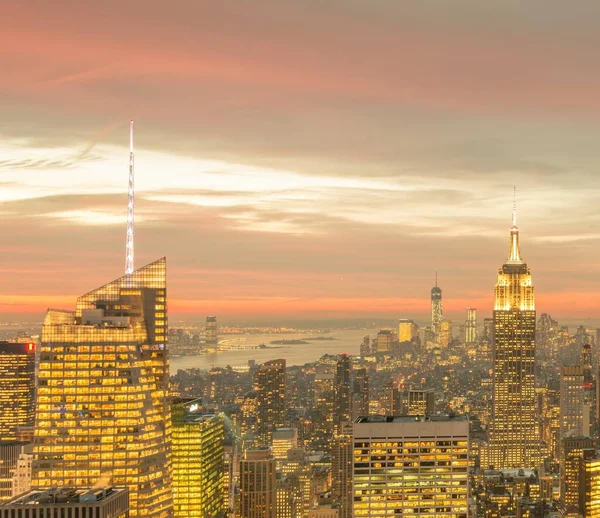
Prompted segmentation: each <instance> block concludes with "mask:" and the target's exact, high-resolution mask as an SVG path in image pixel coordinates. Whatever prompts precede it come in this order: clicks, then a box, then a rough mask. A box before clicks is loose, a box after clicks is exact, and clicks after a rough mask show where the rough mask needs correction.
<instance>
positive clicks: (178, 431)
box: [172, 399, 227, 518]
mask: <svg viewBox="0 0 600 518" xmlns="http://www.w3.org/2000/svg"><path fill="white" fill-rule="evenodd" d="M172 423H173V429H172V430H173V431H172V437H173V511H174V516H175V518H178V517H182V518H193V517H198V518H204V517H211V518H212V517H214V518H218V517H222V516H224V515H225V514H226V510H227V508H226V501H225V478H224V475H225V472H224V468H225V450H224V433H225V432H224V425H223V418H222V416H220V415H218V414H206V413H205V412H204V409H203V408H202V406H201V401H200V400H198V399H196V400H192V399H190V400H181V401H176V402H175V404H174V405H173V407H172Z"/></svg>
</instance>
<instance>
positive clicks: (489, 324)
mask: <svg viewBox="0 0 600 518" xmlns="http://www.w3.org/2000/svg"><path fill="white" fill-rule="evenodd" d="M483 339H484V340H485V341H486V342H487V343H488V344H491V343H492V341H493V340H494V319H493V318H484V319H483Z"/></svg>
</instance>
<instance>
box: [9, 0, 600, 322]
mask: <svg viewBox="0 0 600 518" xmlns="http://www.w3.org/2000/svg"><path fill="white" fill-rule="evenodd" d="M144 6H145V9H144V10H139V9H136V7H137V5H136V3H135V2H132V3H131V4H129V5H128V6H126V7H125V8H124V9H123V10H114V9H107V10H103V9H102V7H100V6H89V5H78V6H76V7H74V8H73V9H72V10H70V11H69V13H68V15H67V14H66V13H60V12H56V11H55V10H54V9H53V8H52V7H51V6H50V4H48V5H44V4H43V3H40V4H36V6H35V8H33V7H32V6H27V5H21V4H16V3H15V4H12V5H8V6H6V10H7V14H8V15H7V16H6V17H4V19H5V20H11V22H10V26H8V24H7V23H5V24H3V27H2V28H3V31H2V36H0V37H1V38H3V41H4V42H5V43H7V44H8V43H10V47H11V48H13V47H14V48H15V51H14V53H11V54H10V55H9V54H4V55H2V56H1V57H0V59H1V60H2V61H0V63H2V65H3V67H4V69H6V70H8V71H9V72H10V73H9V74H7V76H6V77H5V78H4V80H3V81H2V82H1V83H0V92H1V93H2V94H3V99H4V100H3V101H2V102H3V103H4V105H3V108H6V110H5V111H6V113H7V117H5V118H4V120H3V121H2V122H1V123H0V134H1V136H2V140H1V144H0V152H2V154H3V159H2V161H1V162H0V182H2V184H3V191H2V197H1V198H0V212H1V213H2V216H3V217H2V222H1V223H0V225H1V227H0V228H1V229H2V232H3V235H4V236H5V239H4V240H3V242H2V243H1V244H0V246H1V247H2V248H1V250H2V253H3V257H4V258H5V260H4V261H3V266H2V268H1V271H2V273H3V279H4V280H5V282H4V289H3V290H2V293H0V310H2V313H3V314H5V315H8V316H9V317H10V318H13V317H20V316H23V315H38V316H39V317H41V316H42V314H43V312H44V311H45V309H46V308H47V307H48V306H57V307H64V306H67V307H68V305H69V303H70V302H71V301H72V300H73V299H74V298H75V297H76V295H77V293H80V292H81V290H85V289H86V288H88V287H91V286H94V285H95V284H96V283H97V282H102V279H104V278H112V277H114V276H115V275H117V274H118V272H120V270H121V264H122V249H123V241H124V233H125V224H126V218H127V211H126V197H127V161H128V152H127V147H128V135H127V126H128V121H129V119H130V118H134V119H135V120H136V190H137V193H136V194H137V199H136V226H137V229H136V245H137V260H138V263H139V264H143V263H146V262H148V261H150V260H151V259H152V258H153V257H154V255H155V254H156V253H157V252H158V253H160V254H165V255H167V256H168V257H169V260H170V264H171V265H172V266H171V274H170V275H171V277H170V284H171V293H172V294H173V297H172V302H171V311H172V315H173V316H174V317H178V316H190V315H196V314H199V315H211V314H216V315H227V316H231V317H232V318H254V319H260V318H264V317H265V316H266V315H267V314H269V315H272V316H273V317H274V318H277V319H286V318H292V317H293V318H314V317H319V318H320V317H322V316H327V317H341V318H352V317H355V316H358V315H366V314H367V313H368V316H369V317H379V316H382V317H391V316H394V317H407V318H413V317H415V316H416V314H415V313H414V312H417V314H419V315H426V313H427V311H428V291H429V289H430V287H431V286H432V280H433V276H434V272H435V270H439V272H440V286H441V287H442V288H443V290H444V309H445V311H446V313H448V314H449V315H451V316H452V315H457V314H459V313H460V314H462V313H463V312H464V311H465V309H466V308H467V307H476V308H478V310H479V311H480V313H481V314H482V315H485V314H490V313H491V308H492V286H493V282H494V275H493V271H494V268H495V265H496V264H497V257H498V256H499V255H500V254H502V253H503V252H504V250H505V230H506V228H507V226H508V221H509V213H510V202H511V190H512V185H513V184H516V185H517V186H518V202H519V206H520V222H521V228H522V229H523V231H524V233H525V235H526V236H527V256H528V258H529V262H530V264H531V265H532V266H533V267H535V271H536V285H537V287H538V297H537V300H538V307H539V308H540V312H548V313H551V314H557V315H560V316H564V317H570V318H586V317H592V316H594V312H595V310H596V301H595V298H594V286H593V285H590V283H589V278H590V276H593V275H594V274H595V273H596V272H597V265H596V264H595V263H596V262H595V260H594V257H595V254H596V253H597V245H596V242H597V238H598V237H599V236H600V234H598V233H597V232H596V231H595V230H594V228H592V225H593V223H594V222H595V221H596V216H595V206H596V204H597V195H596V189H595V185H596V184H595V180H594V178H593V177H594V174H595V170H596V168H597V166H598V165H600V162H599V161H598V158H597V157H596V151H595V143H596V142H597V141H598V138H599V137H600V135H598V131H597V130H596V129H595V127H594V125H593V122H594V117H595V116H596V114H597V112H598V107H597V106H595V104H594V102H595V101H594V99H595V97H594V95H593V94H592V92H593V91H595V87H594V88H592V86H593V85H595V84H597V82H598V80H599V79H598V78H597V77H596V72H595V68H594V67H582V66H579V65H580V64H581V63H582V62H586V60H588V61H589V62H592V61H593V60H594V59H596V57H595V55H594V54H593V49H594V48H595V45H590V44H589V42H590V41H595V39H596V38H597V35H596V34H595V33H594V32H593V31H594V28H593V27H592V25H591V24H588V22H587V20H591V19H594V16H593V14H594V13H595V12H597V6H595V5H594V4H593V3H591V2H589V3H588V2H586V3H581V4H580V5H579V6H578V9H575V10H569V9H568V8H567V7H561V6H560V5H559V4H558V3H554V2H550V3H546V4H544V6H545V9H544V10H543V11H539V10H537V9H535V8H533V7H529V8H525V9H524V10H519V11H517V10H516V9H514V8H513V7H512V6H510V5H508V6H504V7H503V8H502V9H499V10H497V11H494V12H491V11H489V10H487V9H486V8H484V7H478V6H477V4H476V3H475V2H463V3H461V4H460V5H459V6H454V7H453V9H448V8H443V7H439V6H438V9H439V12H440V14H444V15H446V17H445V20H444V25H443V29H444V30H438V29H439V27H438V20H437V18H430V17H429V16H428V14H429V13H428V11H427V6H403V7H399V6H397V5H395V3H394V2H383V3H382V4H381V6H380V9H379V10H367V8H366V7H365V6H362V5H361V3H360V2H354V1H348V2H344V3H342V2H333V3H331V4H329V5H327V6H314V9H311V10H303V9H302V8H301V7H300V6H299V5H297V4H294V3H289V4H286V5H272V4H271V3H270V2H258V3H255V4H253V6H252V7H249V6H248V5H244V4H242V5H238V4H237V3H233V2H219V3H218V5H211V6H210V7H207V6H195V7H194V6H193V5H191V4H189V5H188V8H189V9H192V12H193V13H195V14H197V15H198V16H202V17H203V19H204V20H206V26H207V28H206V31H205V32H202V31H201V33H198V32H197V31H195V25H193V24H189V23H188V22H187V20H186V19H185V18H184V17H183V15H182V14H180V13H176V12H164V11H165V10H163V9H161V8H160V6H158V5H153V4H147V3H145V4H144ZM47 9H52V11H51V12H50V11H47ZM575 11H578V12H577V13H575ZM181 12H182V13H183V12H185V10H182V11H181ZM187 12H188V13H189V12H190V11H189V10H188V11H187ZM467 12H468V14H469V19H470V20H472V21H473V22H476V24H474V25H476V26H477V27H479V28H478V29H475V28H474V27H473V26H470V25H468V24H466V23H465V22H464V21H463V20H462V17H461V14H462V15H464V14H465V13H467ZM400 13H401V14H402V16H398V15H399V14H400ZM128 14H131V15H132V16H135V17H136V19H138V20H139V24H138V26H137V27H130V26H129V24H128V23H127V22H126V20H127V18H128V16H127V15H128ZM534 14H535V17H534ZM575 14H577V16H575ZM99 15H102V16H99ZM388 17H393V19H394V20H395V23H394V24H389V23H387V20H386V18H388ZM48 19H51V20H52V23H51V24H47V23H46V22H47V20H48ZM100 19H102V23H101V24H100V23H99V22H98V20H100ZM290 19H294V20H297V21H301V22H303V23H298V26H297V27H296V28H295V29H294V30H291V31H282V28H283V27H285V26H286V24H287V23H288V22H289V20H290ZM557 19H560V20H561V30H562V31H564V32H565V33H566V34H568V35H569V38H559V39H560V40H561V41H560V44H559V43H558V42H557V38H555V34H554V32H553V31H554V30H555V26H554V23H555V21H556V20H557ZM73 22H75V23H73ZM211 22H214V23H212V25H213V26H214V27H220V29H219V30H216V29H213V27H211ZM223 22H227V23H223ZM396 24H400V25H401V26H402V27H403V28H404V29H406V30H404V31H401V30H397V29H398V26H397V25H396ZM141 27H145V28H147V27H151V28H152V29H153V31H147V30H142V29H141ZM209 27H210V28H209ZM307 27H310V31H309V30H308V29H307ZM84 28H85V29H84ZM332 29H335V30H334V31H332ZM411 29H412V30H411ZM507 30H509V31H510V34H511V36H512V39H511V45H512V46H517V45H519V53H518V55H517V53H516V52H515V48H514V47H511V46H508V47H507V46H506V44H505V43H506V42H505V38H504V36H505V33H506V31H507ZM150 32H151V33H152V34H149V33H150ZM250 35H253V36H252V38H251V39H252V44H251V45H250V46H247V45H246V44H247V41H248V39H249V36H250ZM309 36H310V37H309ZM82 41H83V42H84V43H85V44H84V45H81V44H80V43H81V42H82ZM159 41H160V45H159V44H158V42H159ZM165 41H168V42H169V43H168V45H167V44H164V42H165ZM76 42H77V43H76ZM474 42H477V45H474ZM15 43H16V45H15ZM209 43H210V44H209ZM246 47H248V48H246ZM84 48H85V51H84V50H83V49H84ZM549 48H550V49H554V51H553V52H549V51H548V49H549ZM148 49H151V50H152V55H153V59H152V60H150V59H148V57H147V55H148V52H147V51H148ZM346 49H347V50H348V52H349V54H348V55H346V52H344V50H346ZM408 49H411V50H410V52H409V51H408ZM40 52H41V53H42V54H41V55H40V54H39V53H40ZM374 55H376V56H378V57H377V59H371V58H372V57H373V56H374ZM549 55H552V62H550V61H549V60H548V56H549ZM349 56H353V58H350V57H349ZM40 58H43V59H40ZM33 63H35V64H36V66H32V64H33ZM292 63H293V66H292ZM331 63H335V64H336V65H335V66H333V67H332V66H330V65H331ZM390 63H402V66H399V67H396V68H394V67H392V70H390V67H389V66H388V65H389V64H390ZM452 68H454V70H455V71H454V72H453V73H449V69H452ZM559 69H560V70H561V74H560V77H557V75H556V70H559ZM569 71H570V72H571V74H569ZM164 77H168V81H167V80H165V79H163V78H164ZM442 77H443V79H444V81H443V82H441V81H440V79H441V78H442ZM509 77H510V78H511V81H507V78H509ZM538 91H540V92H541V91H543V93H544V95H534V92H538ZM583 99H586V102H587V104H586V102H584V101H583ZM582 222H585V224H582ZM382 242H383V243H384V245H383V246H382V244H381V243H382ZM80 256H85V260H86V265H85V266H86V268H81V269H78V268H80V266H78V259H79V258H80ZM79 264H80V265H81V262H79ZM48 268H51V269H52V271H53V273H54V275H53V276H52V277H51V278H49V277H48V276H47V275H46V272H47V269H48ZM90 272H92V273H90ZM84 276H85V281H84V280H83V278H84ZM365 308H367V311H365ZM409 311H410V312H409Z"/></svg>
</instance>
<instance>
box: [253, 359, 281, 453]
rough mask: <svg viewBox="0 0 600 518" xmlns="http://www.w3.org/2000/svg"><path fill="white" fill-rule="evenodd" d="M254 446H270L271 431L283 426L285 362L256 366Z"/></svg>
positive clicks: (271, 362)
mask: <svg viewBox="0 0 600 518" xmlns="http://www.w3.org/2000/svg"><path fill="white" fill-rule="evenodd" d="M256 392H257V393H258V409H257V414H258V415H257V423H256V425H257V430H256V432H257V433H256V435H257V437H256V444H257V445H258V446H271V445H272V441H273V431H274V430H276V429H277V428H283V427H284V426H285V360H270V361H268V362H265V363H263V364H262V365H259V366H258V370H257V372H256Z"/></svg>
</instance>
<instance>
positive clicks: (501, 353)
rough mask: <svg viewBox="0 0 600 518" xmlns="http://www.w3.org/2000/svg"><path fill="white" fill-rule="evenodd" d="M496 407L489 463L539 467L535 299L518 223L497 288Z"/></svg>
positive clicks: (504, 466) (502, 467)
mask: <svg viewBox="0 0 600 518" xmlns="http://www.w3.org/2000/svg"><path fill="white" fill-rule="evenodd" d="M493 361H494V375H493V381H494V386H493V393H494V398H493V409H492V421H491V426H490V449H489V462H490V464H492V465H493V466H494V468H495V469H507V468H538V467H539V465H540V462H541V460H540V430H539V424H538V420H537V415H536V394H535V302H534V289H533V285H532V282H531V272H530V271H529V268H528V266H527V264H525V262H523V260H522V259H521V254H520V249H519V230H518V228H517V226H516V222H515V221H513V227H512V229H511V232H510V252H509V256H508V259H507V261H506V263H505V264H504V265H503V266H502V268H500V270H499V271H498V281H497V282H496V287H495V290H494V339H493Z"/></svg>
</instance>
